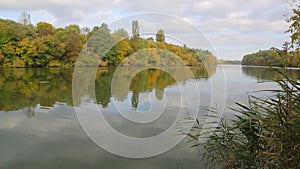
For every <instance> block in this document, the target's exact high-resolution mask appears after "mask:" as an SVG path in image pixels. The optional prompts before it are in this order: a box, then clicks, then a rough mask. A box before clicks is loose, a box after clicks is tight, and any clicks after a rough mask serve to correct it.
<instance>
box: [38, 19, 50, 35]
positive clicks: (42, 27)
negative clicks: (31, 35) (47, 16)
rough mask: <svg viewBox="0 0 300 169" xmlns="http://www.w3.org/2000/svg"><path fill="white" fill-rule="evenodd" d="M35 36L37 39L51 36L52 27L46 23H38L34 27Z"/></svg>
mask: <svg viewBox="0 0 300 169" xmlns="http://www.w3.org/2000/svg"><path fill="white" fill-rule="evenodd" d="M36 29H37V34H38V36H39V37H42V36H47V35H53V30H54V28H53V26H52V25H51V24H50V23H47V22H39V23H37V25H36Z"/></svg>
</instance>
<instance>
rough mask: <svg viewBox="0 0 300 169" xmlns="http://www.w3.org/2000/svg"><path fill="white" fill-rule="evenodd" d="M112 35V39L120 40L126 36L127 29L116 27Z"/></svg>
mask: <svg viewBox="0 0 300 169" xmlns="http://www.w3.org/2000/svg"><path fill="white" fill-rule="evenodd" d="M113 37H114V40H115V41H116V42H117V41H120V40H122V39H126V38H128V33H127V31H126V30H125V29H124V28H121V29H117V30H116V31H115V32H114V33H113Z"/></svg>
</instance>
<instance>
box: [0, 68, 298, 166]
mask: <svg viewBox="0 0 300 169" xmlns="http://www.w3.org/2000/svg"><path fill="white" fill-rule="evenodd" d="M115 72H116V70H115V69H112V68H109V69H107V68H101V69H99V70H98V71H97V73H96V76H95V82H94V83H93V84H94V85H95V90H94V97H95V98H94V99H95V100H96V102H92V101H91V103H93V104H96V105H97V106H98V107H99V109H101V110H102V112H103V114H104V116H105V118H106V119H107V121H108V122H109V124H110V125H111V126H112V127H113V128H114V129H115V130H117V131H119V132H120V133H123V134H125V135H128V136H132V137H137V138H144V137H150V136H154V135H157V134H159V133H162V132H163V131H164V130H165V129H167V128H168V127H169V126H170V125H172V123H173V122H174V119H176V113H177V111H178V110H179V109H178V107H181V108H182V107H184V106H185V105H197V103H194V102H196V101H197V99H196V97H197V96H196V95H195V93H199V94H200V104H199V108H200V109H199V117H202V116H203V115H205V114H206V113H207V112H206V110H205V109H206V108H207V107H208V106H211V105H215V106H217V107H218V108H219V109H220V110H222V109H223V108H224V110H225V113H224V114H223V117H225V118H230V116H231V115H232V112H230V111H229V110H228V108H229V107H233V106H234V102H237V101H238V102H246V101H247V92H251V91H257V90H263V89H274V88H277V86H276V84H274V83H272V82H265V83H259V82H262V81H268V80H270V79H273V78H275V79H280V78H281V77H280V76H278V75H277V74H276V73H274V71H272V70H270V69H268V68H258V67H242V66H239V65H225V66H218V67H209V68H208V69H207V70H206V69H204V68H191V72H192V73H193V75H194V77H190V76H187V74H186V73H185V72H184V71H182V70H181V69H179V68H177V69H167V70H166V71H161V70H158V69H155V68H149V69H144V70H142V71H139V72H138V73H136V74H135V75H134V76H130V72H131V69H130V68H128V70H126V71H121V73H119V74H118V75H117V76H115V75H114V74H115ZM128 72H129V73H128ZM72 73H73V70H72V69H0V168H1V169H20V168H22V169H43V168H45V169H53V168H57V169H59V168H63V169H68V168H69V169H77V168H78V169H82V168H101V169H102V168H110V169H119V168H122V169H127V168H128V169H135V168H136V169H141V168H142V169H148V168H155V169H158V168H161V169H168V168H174V169H176V168H178V166H180V167H181V168H187V169H192V168H204V162H203V161H202V160H201V158H200V154H199V153H198V152H197V151H196V150H195V149H191V148H189V146H190V144H189V143H187V141H188V139H185V140H183V141H182V142H181V143H180V144H179V145H177V146H176V147H175V148H173V149H172V150H170V151H168V152H166V153H164V154H162V155H159V156H155V157H151V158H146V159H131V158H123V157H119V156H116V155H113V154H111V153H109V152H107V151H105V150H103V149H101V148H99V147H98V146H97V145H96V144H95V143H94V142H93V141H92V140H91V139H89V137H88V136H87V134H86V133H85V132H84V131H83V129H82V127H81V125H80V123H79V121H78V119H77V116H76V113H75V111H74V107H73V106H74V104H75V106H78V105H79V107H80V104H81V103H82V102H83V99H85V101H86V100H88V99H90V100H93V98H92V96H86V97H85V98H83V97H75V99H74V101H73V98H72ZM290 74H291V75H292V76H293V77H300V71H299V70H291V71H290ZM82 78H85V76H84V75H83V76H82ZM114 78H115V79H114ZM112 84H114V85H112ZM124 84H127V85H124ZM193 85H197V86H198V88H197V89H195V88H194V87H193ZM179 86H182V88H180V87H179ZM181 89H182V91H181ZM197 90H198V92H197ZM178 91H180V92H178ZM182 92H184V94H185V95H187V96H188V97H187V100H184V101H182V100H180V95H181V94H182ZM80 93H81V91H78V92H77V91H76V93H75V94H74V95H76V96H77V95H78V94H79V96H81V95H80ZM225 96H226V97H225ZM75 102H76V103H75ZM160 107H163V113H162V115H160V116H159V118H158V119H155V120H154V121H153V122H149V123H145V124H137V123H132V122H130V121H128V120H126V119H125V118H124V117H123V116H121V115H120V114H119V112H120V111H133V112H137V113H139V114H142V115H144V114H147V113H155V112H158V111H161V110H159V108H160ZM187 107H188V106H187ZM190 108H191V109H190V111H196V110H197V109H194V107H193V106H191V107H190ZM93 123H96V122H93ZM130 151H133V152H134V151H139V150H138V149H133V150H130Z"/></svg>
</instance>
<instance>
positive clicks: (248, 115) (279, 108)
mask: <svg viewBox="0 0 300 169" xmlns="http://www.w3.org/2000/svg"><path fill="white" fill-rule="evenodd" d="M281 74H282V75H284V77H285V79H284V80H278V81H276V83H277V84H278V85H279V86H280V87H281V89H280V90H272V91H268V92H272V93H273V94H272V96H270V97H268V98H266V99H261V98H258V97H255V96H250V97H249V104H248V105H243V104H240V103H237V105H238V106H239V107H240V108H239V109H234V111H237V112H239V113H240V115H237V116H236V118H235V119H234V120H233V121H232V122H230V123H227V122H226V121H225V120H224V119H223V120H222V121H221V123H220V126H219V127H218V128H217V129H216V130H215V131H214V132H213V133H212V134H211V135H210V136H209V138H208V141H207V142H206V143H205V145H204V147H205V149H204V150H205V153H204V158H205V159H207V160H209V162H210V165H211V167H214V168H300V83H299V81H297V80H293V79H290V78H288V76H286V75H285V74H284V73H281ZM191 135H193V136H195V134H194V133H193V134H191ZM192 138H198V137H192Z"/></svg>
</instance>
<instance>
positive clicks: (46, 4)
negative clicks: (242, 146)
mask: <svg viewBox="0 0 300 169" xmlns="http://www.w3.org/2000/svg"><path fill="white" fill-rule="evenodd" d="M24 10H25V11H28V12H29V13H30V14H31V19H32V23H33V24H36V23H37V22H39V21H47V22H50V23H52V24H53V25H55V26H57V27H64V26H66V25H68V24H78V25H80V26H88V27H93V26H95V25H99V24H101V23H102V22H106V23H108V24H109V23H112V22H116V21H118V20H120V19H121V18H123V17H126V16H131V15H136V14H139V13H145V12H156V13H164V14H170V15H172V16H178V17H179V18H181V19H183V20H185V21H186V22H187V23H190V24H192V25H194V26H195V27H197V28H198V29H199V30H200V31H201V32H202V33H203V34H204V35H205V36H206V37H207V38H208V39H209V41H210V42H211V44H212V45H213V47H214V49H215V52H214V53H215V55H217V57H218V58H219V59H229V60H235V59H237V60H241V59H242V57H243V55H245V54H247V53H251V52H256V51H258V50H260V49H269V48H270V47H272V46H275V47H278V48H280V47H281V46H282V43H283V42H284V41H285V40H288V35H286V34H284V31H285V30H286V29H287V28H288V25H287V24H286V22H285V18H286V17H287V16H289V15H290V14H291V8H290V6H289V3H288V0H248V1H245V0H185V1H182V0H172V1H162V0H147V1H145V0H131V1H125V0H84V1H82V0H80V1H79V0H22V1H20V0H1V2H0V17H1V18H6V19H13V20H17V19H18V16H19V14H20V12H21V11H24ZM155 22H157V23H156V24H159V22H162V20H156V21H155ZM151 24H152V23H148V25H151ZM153 24H154V23H153ZM140 27H141V30H142V29H143V27H142V26H141V25H140ZM179 27H180V26H179ZM165 33H166V34H168V32H167V31H165ZM191 38H192V37H191ZM192 41H197V39H192ZM191 46H192V47H197V45H191Z"/></svg>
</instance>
